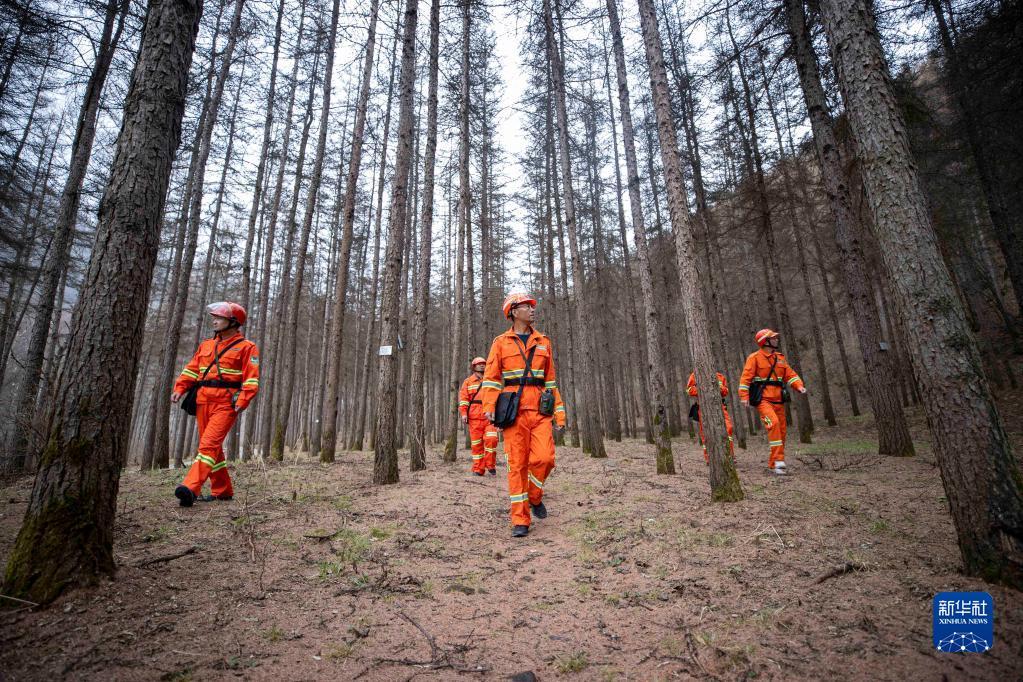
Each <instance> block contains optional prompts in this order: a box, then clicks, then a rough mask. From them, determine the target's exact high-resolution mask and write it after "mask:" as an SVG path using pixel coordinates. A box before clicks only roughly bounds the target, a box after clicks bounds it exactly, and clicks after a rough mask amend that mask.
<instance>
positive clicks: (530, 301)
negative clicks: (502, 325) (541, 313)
mask: <svg viewBox="0 0 1023 682" xmlns="http://www.w3.org/2000/svg"><path fill="white" fill-rule="evenodd" d="M520 305H533V306H535V305H536V299H535V298H533V297H532V296H530V295H529V294H525V293H522V292H516V293H514V294H508V298H506V299H504V305H502V306H501V310H503V311H504V316H505V317H507V318H511V311H512V308H514V307H516V306H520Z"/></svg>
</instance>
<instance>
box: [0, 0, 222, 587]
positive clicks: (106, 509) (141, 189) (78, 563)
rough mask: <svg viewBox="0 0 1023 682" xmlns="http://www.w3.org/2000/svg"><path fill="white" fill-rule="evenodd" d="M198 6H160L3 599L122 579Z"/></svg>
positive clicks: (146, 40) (144, 47)
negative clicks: (120, 507)
mask: <svg viewBox="0 0 1023 682" xmlns="http://www.w3.org/2000/svg"><path fill="white" fill-rule="evenodd" d="M201 13H202V4H201V3H200V2H190V1H188V0H150V2H149V5H148V11H147V17H146V24H145V30H144V31H143V34H142V39H141V44H140V46H139V53H138V58H137V61H136V65H135V70H134V72H133V73H132V79H131V84H130V86H129V89H128V96H127V99H126V100H125V106H124V118H123V122H122V125H121V131H120V133H119V135H118V138H117V144H116V146H115V149H114V159H113V164H112V166H111V171H110V179H109V183H108V185H107V188H106V191H105V192H104V195H103V198H102V200H101V202H100V208H99V226H98V229H97V234H96V242H95V245H94V248H93V252H92V256H91V258H90V261H89V267H88V271H87V273H86V276H85V281H84V284H83V286H82V289H81V291H82V295H81V298H80V299H79V301H78V304H77V306H76V308H75V313H74V319H73V321H72V325H71V337H70V339H69V342H68V352H67V358H66V361H65V363H64V365H63V367H62V368H61V371H60V375H59V377H58V385H57V391H56V395H57V396H58V398H57V402H56V403H55V405H54V409H53V413H52V418H51V420H50V428H49V440H48V443H47V445H46V447H45V449H44V450H43V452H42V453H41V457H40V468H39V472H38V473H37V475H36V479H35V483H34V485H33V488H32V497H31V500H30V502H29V506H28V509H27V511H26V513H25V520H24V522H23V524H22V527H21V531H20V532H19V533H18V538H17V540H16V541H15V545H14V548H13V550H12V552H11V555H10V558H9V560H8V563H7V572H6V577H5V581H4V590H3V591H4V593H5V594H7V595H11V596H18V597H20V598H25V599H30V600H32V601H35V602H40V603H46V602H50V601H52V600H53V599H54V598H56V597H57V596H58V595H59V594H60V593H61V591H62V590H63V589H64V588H65V587H67V586H68V585H70V584H74V583H90V582H93V581H94V580H95V579H96V578H97V577H98V576H101V575H111V574H112V573H113V572H114V556H113V530H114V515H115V512H116V509H117V488H118V482H119V480H120V473H121V463H122V461H123V456H124V450H125V448H126V446H127V436H128V428H129V423H130V415H131V400H132V394H131V391H130V390H124V387H126V386H128V387H130V386H132V385H134V383H135V375H136V372H137V369H138V359H139V353H140V350H141V345H140V344H139V343H138V340H139V339H140V338H142V333H143V326H144V325H143V323H144V320H145V308H146V304H147V301H148V299H149V296H148V294H149V285H150V281H151V279H152V274H153V265H154V263H155V262H156V253H157V249H158V247H159V237H160V227H161V225H162V223H163V220H162V217H163V207H164V202H165V198H166V195H167V184H168V181H169V179H170V172H171V164H172V162H173V159H174V153H175V150H176V149H177V147H178V143H179V142H180V137H181V118H182V116H183V114H184V105H185V90H186V85H187V79H188V71H189V66H190V64H191V60H192V51H193V49H194V47H195V37H196V33H197V32H198V29H199V17H200V15H201Z"/></svg>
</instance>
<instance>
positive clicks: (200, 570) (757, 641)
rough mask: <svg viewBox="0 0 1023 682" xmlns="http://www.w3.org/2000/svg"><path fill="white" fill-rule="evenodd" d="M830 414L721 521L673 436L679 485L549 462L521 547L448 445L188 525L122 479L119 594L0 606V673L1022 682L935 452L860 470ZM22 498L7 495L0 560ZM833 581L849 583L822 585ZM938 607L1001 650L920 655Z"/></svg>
mask: <svg viewBox="0 0 1023 682" xmlns="http://www.w3.org/2000/svg"><path fill="white" fill-rule="evenodd" d="M845 421H846V423H847V424H848V425H847V426H844V427H843V428H842V429H841V430H839V429H831V430H827V429H826V430H824V432H823V433H822V434H821V437H820V439H819V440H820V442H819V443H818V444H816V445H814V446H811V447H808V448H804V449H802V450H800V449H799V448H798V447H797V448H793V450H794V451H793V452H791V453H790V455H789V458H788V459H789V462H790V469H792V471H793V474H794V475H793V476H791V477H789V478H787V479H779V478H775V477H773V476H772V475H771V474H770V473H769V472H768V471H767V470H766V469H765V468H764V463H763V461H762V460H765V459H766V454H765V452H766V447H765V446H764V444H763V443H761V442H759V441H756V443H755V444H754V445H751V449H750V450H748V451H745V452H743V451H740V453H739V472H740V476H741V479H742V483H743V486H744V488H745V490H746V493H747V496H748V499H747V500H746V501H745V502H742V503H740V504H733V505H720V504H718V505H715V504H712V503H710V502H709V489H708V485H707V483H706V479H705V476H706V474H705V469H704V465H703V462H702V458H701V457H700V455H699V454H698V449H697V448H696V447H695V446H694V445H692V444H691V443H690V442H689V441H688V439H684V440H683V441H680V442H679V443H678V447H677V448H676V457H677V458H678V459H679V460H680V461H681V462H682V463H684V466H683V467H682V470H683V473H682V474H681V475H679V476H657V475H655V474H654V473H653V461H652V454H651V450H650V448H649V447H648V446H646V445H645V444H644V443H637V442H627V443H621V444H618V443H609V444H608V452H609V453H610V457H609V458H608V459H607V460H603V461H602V460H593V459H590V458H588V457H585V456H584V455H582V453H580V452H579V451H577V450H573V449H571V448H561V449H559V452H558V467H557V469H556V470H555V473H554V474H553V475H552V477H551V479H550V483H549V485H548V491H549V492H548V497H547V503H548V507H549V509H550V516H549V518H547V519H546V520H543V521H536V522H535V524H534V526H533V531H532V532H531V534H530V536H529V537H528V538H527V539H525V540H513V539H512V538H511V537H510V528H509V526H508V517H507V499H508V498H507V487H506V482H505V479H504V476H503V469H502V468H500V467H499V472H500V474H501V475H499V476H497V477H496V478H492V477H489V476H488V477H486V478H483V479H479V478H474V477H471V476H469V475H468V463H467V461H466V460H467V457H466V456H465V453H464V452H463V453H460V456H461V457H462V461H461V462H460V463H458V464H457V465H454V466H445V465H441V464H439V463H438V462H437V458H436V457H434V458H433V459H432V460H431V461H430V469H429V470H428V471H426V472H423V473H421V474H419V475H412V474H409V473H407V468H408V467H407V459H406V461H405V462H403V473H402V482H401V483H400V484H399V485H397V486H389V487H385V488H381V487H374V486H372V485H371V484H370V480H369V478H370V475H371V462H370V460H371V454H369V453H346V454H344V455H343V456H342V457H341V458H340V461H339V462H338V463H337V464H335V465H334V466H331V467H321V466H319V465H318V464H313V463H309V462H306V461H302V462H298V461H296V460H292V461H290V462H289V463H287V464H286V465H284V466H275V467H273V468H270V469H264V468H262V467H260V466H258V465H251V464H250V465H241V466H239V467H236V468H235V469H234V471H233V475H234V476H235V480H236V489H237V490H238V496H237V497H236V499H235V501H234V502H232V503H207V504H201V505H197V506H196V507H195V508H193V509H179V508H178V507H177V506H176V501H175V500H174V499H173V497H172V496H171V493H172V490H173V486H174V482H175V480H176V478H177V475H176V474H175V472H162V473H158V474H152V475H141V474H138V473H135V472H126V473H125V475H124V477H123V478H122V482H121V494H120V497H119V507H120V510H121V511H120V514H119V517H118V527H117V533H116V539H117V540H116V541H117V544H116V548H115V552H116V554H117V557H118V561H119V563H120V566H121V569H120V572H119V575H118V579H117V581H116V582H112V583H106V584H103V585H100V586H98V587H97V588H95V589H91V590H86V591H78V592H74V593H72V594H70V595H69V596H67V597H65V598H63V599H61V600H60V601H58V602H57V603H56V604H55V605H53V606H52V607H50V608H48V609H45V610H41V611H20V612H14V613H11V612H6V613H0V670H2V671H3V672H2V673H0V678H4V679H8V678H9V679H12V680H19V679H60V678H91V677H100V676H102V677H103V678H108V679H117V680H128V679H157V678H158V679H164V680H187V679H196V680H198V679H227V678H233V677H244V678H246V679H287V680H312V679H365V680H396V679H400V680H405V679H412V678H417V679H430V678H433V679H452V678H456V677H465V678H471V677H477V678H487V679H500V678H507V677H508V676H510V675H512V674H514V673H519V672H524V671H532V672H534V673H535V674H536V676H537V678H538V679H541V680H542V679H552V678H558V677H574V678H576V679H596V680H656V679H674V678H704V677H705V678H718V679H729V680H730V679H738V678H747V677H760V678H764V677H766V678H772V679H782V678H784V679H792V678H801V679H833V678H835V677H837V676H839V675H841V676H843V677H847V678H852V679H893V680H895V679H900V680H901V679H909V678H917V679H939V678H941V677H942V676H943V675H947V676H948V677H950V678H969V679H999V680H1008V679H1017V678H1019V677H1020V676H1021V674H1023V608H1021V607H1023V595H1020V594H1019V593H1014V592H1011V591H1008V590H1005V589H1002V588H999V587H995V586H990V585H985V584H984V583H982V582H980V581H977V580H973V579H968V578H965V577H963V576H961V575H960V574H958V573H957V569H958V565H959V562H958V556H957V550H956V547H955V537H954V533H953V529H952V525H951V521H950V519H949V516H948V512H947V509H946V503H945V500H944V493H943V491H942V488H941V483H940V480H939V476H938V471H937V469H936V468H935V466H934V462H933V459H932V458H931V456H930V455H929V454H928V453H927V451H926V447H924V448H922V449H923V450H924V452H923V453H922V454H921V455H920V456H918V457H916V458H913V459H908V460H892V459H881V458H877V457H872V456H870V455H869V452H870V449H871V447H872V445H871V443H870V441H869V440H867V439H866V438H864V437H863V436H862V433H865V432H866V425H864V424H860V425H857V424H856V423H854V422H851V421H850V420H845ZM503 459H504V457H503V453H501V454H499V462H500V463H503ZM30 485H31V481H29V480H22V481H19V482H16V483H14V484H12V485H10V486H8V487H6V488H3V489H2V490H0V495H2V497H0V499H2V500H3V503H2V505H0V512H2V513H0V556H3V557H4V559H5V560H6V556H7V554H8V552H9V551H10V547H11V544H12V542H13V539H14V535H15V533H16V532H17V526H18V524H19V523H20V521H21V517H22V514H23V513H24V509H25V502H26V500H27V497H28V491H29V488H30ZM193 547H195V548H196V550H195V551H194V553H190V554H186V555H184V556H181V557H180V558H176V559H170V560H166V561H156V562H154V561H153V560H159V559H166V558H168V557H170V556H172V555H176V554H181V553H182V552H186V551H188V550H190V549H191V548H193ZM146 562H150V563H148V564H147V563H146ZM838 566H841V567H847V568H848V567H855V569H854V570H852V571H851V572H844V573H841V574H838V575H835V576H834V577H832V578H829V579H826V580H824V581H823V582H818V579H819V578H820V577H821V576H823V575H824V574H826V573H828V572H829V571H831V570H832V569H834V568H835V567H838ZM942 590H986V591H989V592H990V593H991V594H992V595H993V596H994V599H995V605H996V613H997V616H996V618H997V620H996V628H995V638H996V644H995V647H994V649H993V650H992V651H991V652H989V653H987V654H984V655H974V656H953V655H946V654H939V653H937V652H935V651H933V649H932V647H931V626H930V623H931V599H932V597H933V596H934V594H935V593H936V592H938V591H942Z"/></svg>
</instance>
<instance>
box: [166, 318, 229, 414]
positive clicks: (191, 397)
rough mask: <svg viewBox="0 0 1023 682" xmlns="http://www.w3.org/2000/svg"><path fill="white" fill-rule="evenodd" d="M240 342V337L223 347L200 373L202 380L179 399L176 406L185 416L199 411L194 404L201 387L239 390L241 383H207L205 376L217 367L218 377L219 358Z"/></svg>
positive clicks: (211, 380) (219, 381)
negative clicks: (214, 366)
mask: <svg viewBox="0 0 1023 682" xmlns="http://www.w3.org/2000/svg"><path fill="white" fill-rule="evenodd" d="M241 342H242V337H239V338H237V339H235V340H234V341H232V342H231V343H229V344H227V345H226V346H224V350H222V351H220V352H219V353H217V354H216V355H215V356H214V357H213V363H212V364H211V365H210V366H209V367H207V368H206V371H205V372H203V373H202V379H200V380H199V381H197V382H195V383H194V384H192V385H191V386H189V387H188V390H186V391H185V395H184V396H183V397H182V398H181V402H180V403H179V404H178V406H179V407H180V408H181V409H182V410H184V411H185V414H189V415H191V416H193V417H194V416H195V413H196V412H198V411H199V406H198V404H197V403H196V397H197V396H198V395H199V389H200V388H202V387H203V386H210V387H211V388H241V387H242V382H240V381H225V380H224V379H210V380H208V381H207V379H206V375H207V374H209V373H210V370H211V369H213V365H216V366H217V376H218V377H219V376H220V358H222V357H224V353H226V352H227V351H229V350H231V348H232V347H233V346H235V345H237V344H239V343H241Z"/></svg>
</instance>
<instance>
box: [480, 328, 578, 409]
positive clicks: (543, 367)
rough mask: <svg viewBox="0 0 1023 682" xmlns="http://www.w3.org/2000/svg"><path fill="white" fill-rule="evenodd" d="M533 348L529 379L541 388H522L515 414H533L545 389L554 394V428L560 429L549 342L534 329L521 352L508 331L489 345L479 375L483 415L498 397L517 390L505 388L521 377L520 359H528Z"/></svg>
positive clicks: (518, 341) (558, 396) (523, 364)
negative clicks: (511, 381) (487, 353)
mask: <svg viewBox="0 0 1023 682" xmlns="http://www.w3.org/2000/svg"><path fill="white" fill-rule="evenodd" d="M533 347H536V351H535V352H534V353H533V361H532V363H530V364H531V366H532V370H533V373H532V375H531V376H532V378H534V379H542V380H543V382H544V383H543V386H524V387H523V388H522V399H521V401H520V402H519V410H520V411H536V410H537V409H538V407H539V404H540V394H541V393H542V392H543V391H544V390H546V389H548V388H549V389H551V390H553V391H554V422H555V423H556V424H557V425H558V426H564V425H565V405H564V403H562V402H561V392H560V391H559V390H558V382H557V373H556V371H555V369H554V355H553V354H552V351H551V340H550V339H549V338H547V337H546V336H544V335H543V334H541V333H540V332H538V331H536V330H535V329H534V330H532V333H531V334H530V336H529V340H528V341H527V343H526V346H525V348H523V347H522V340H521V339H519V337H518V336H517V335H516V334H515V332H514V331H513V330H512V329H509V330H508V331H506V332H505V333H504V334H501V335H500V336H498V337H497V338H496V339H494V343H493V345H491V346H490V356H489V357H487V369H486V370H485V371H484V372H483V388H482V390H481V391H480V399H481V400H482V401H483V411H484V412H490V413H493V411H494V406H495V405H496V404H497V396H498V394H499V393H502V392H505V393H508V392H515V391H518V390H519V387H518V385H517V384H515V385H511V386H509V385H507V382H508V381H510V380H514V379H520V378H522V376H523V375H524V374H525V370H526V360H525V357H523V356H526V357H528V356H529V350H530V349H531V348H533Z"/></svg>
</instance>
